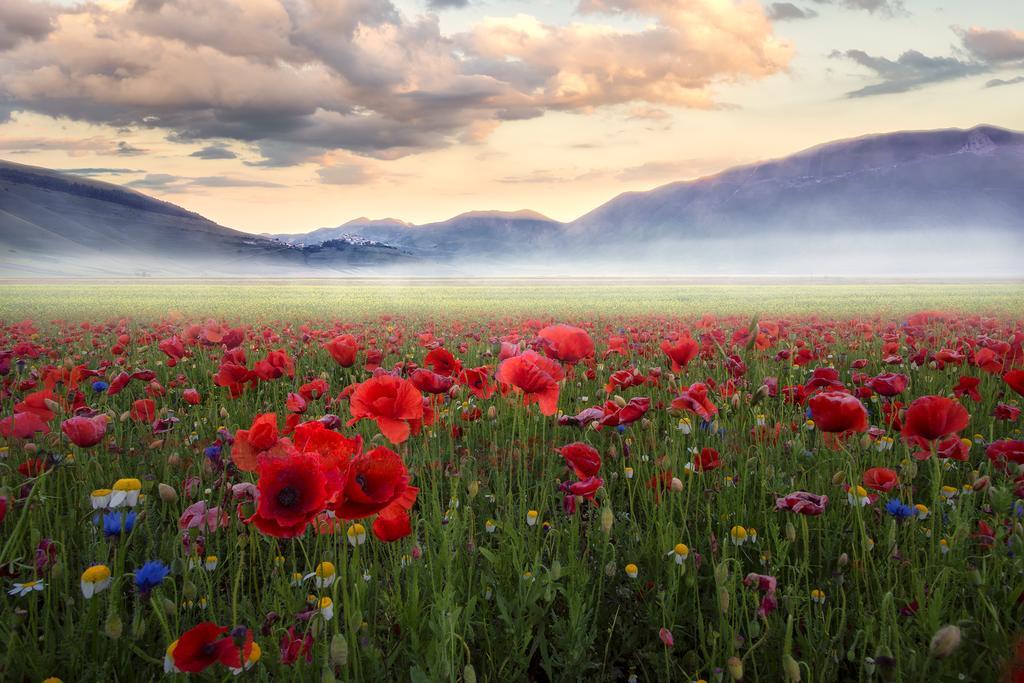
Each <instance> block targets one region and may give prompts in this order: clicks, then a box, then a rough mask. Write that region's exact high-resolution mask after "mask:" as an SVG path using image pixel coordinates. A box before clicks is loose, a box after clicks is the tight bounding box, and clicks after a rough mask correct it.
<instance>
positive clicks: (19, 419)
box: [0, 413, 50, 439]
mask: <svg viewBox="0 0 1024 683" xmlns="http://www.w3.org/2000/svg"><path fill="white" fill-rule="evenodd" d="M40 432H41V433H43V434H49V433H50V425H48V424H46V422H45V421H43V420H42V419H41V418H40V417H39V416H38V415H36V414H35V413H15V414H14V415H11V416H10V417H5V418H4V419H2V420H0V434H2V435H3V436H6V437H7V438H11V437H12V436H13V437H15V438H17V439H31V438H32V437H33V436H34V435H36V434H37V433H40Z"/></svg>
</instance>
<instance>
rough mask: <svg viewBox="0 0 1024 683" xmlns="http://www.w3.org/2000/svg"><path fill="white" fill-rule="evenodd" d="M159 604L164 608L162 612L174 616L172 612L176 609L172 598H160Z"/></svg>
mask: <svg viewBox="0 0 1024 683" xmlns="http://www.w3.org/2000/svg"><path fill="white" fill-rule="evenodd" d="M160 604H161V605H162V606H163V608H164V614H166V615H167V616H169V617H173V616H174V613H175V612H176V611H177V610H176V609H175V607H174V601H173V600H171V599H170V598H163V599H162V600H161V602H160Z"/></svg>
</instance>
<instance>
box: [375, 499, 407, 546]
mask: <svg viewBox="0 0 1024 683" xmlns="http://www.w3.org/2000/svg"><path fill="white" fill-rule="evenodd" d="M411 533H412V521H411V520H410V519H409V513H408V512H407V511H406V510H405V509H403V508H402V507H401V506H400V505H391V506H389V507H387V508H385V509H383V510H381V511H380V514H378V515H377V519H375V520H373V535H374V536H376V537H377V538H378V539H380V540H381V541H383V542H384V543H391V542H393V541H397V540H399V539H402V538H405V537H406V536H408V535H409V534H411Z"/></svg>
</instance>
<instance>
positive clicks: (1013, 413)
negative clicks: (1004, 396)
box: [992, 403, 1020, 422]
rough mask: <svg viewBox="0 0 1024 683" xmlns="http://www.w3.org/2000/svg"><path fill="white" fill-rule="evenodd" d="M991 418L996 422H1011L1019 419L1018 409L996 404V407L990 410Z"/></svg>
mask: <svg viewBox="0 0 1024 683" xmlns="http://www.w3.org/2000/svg"><path fill="white" fill-rule="evenodd" d="M992 416H993V417H994V418H996V419H997V420H1007V421H1009V422H1013V421H1014V420H1016V419H1017V418H1018V417H1020V408H1018V407H1017V406H1011V405H1010V404H1009V403H997V404H996V407H995V408H993V409H992Z"/></svg>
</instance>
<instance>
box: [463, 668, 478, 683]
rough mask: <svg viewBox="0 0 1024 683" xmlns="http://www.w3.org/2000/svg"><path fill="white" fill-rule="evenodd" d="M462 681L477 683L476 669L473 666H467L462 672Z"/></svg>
mask: <svg viewBox="0 0 1024 683" xmlns="http://www.w3.org/2000/svg"><path fill="white" fill-rule="evenodd" d="M462 680H463V681H465V682H466V683H476V669H474V668H473V665H472V664H467V665H466V668H464V669H463V670H462Z"/></svg>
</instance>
